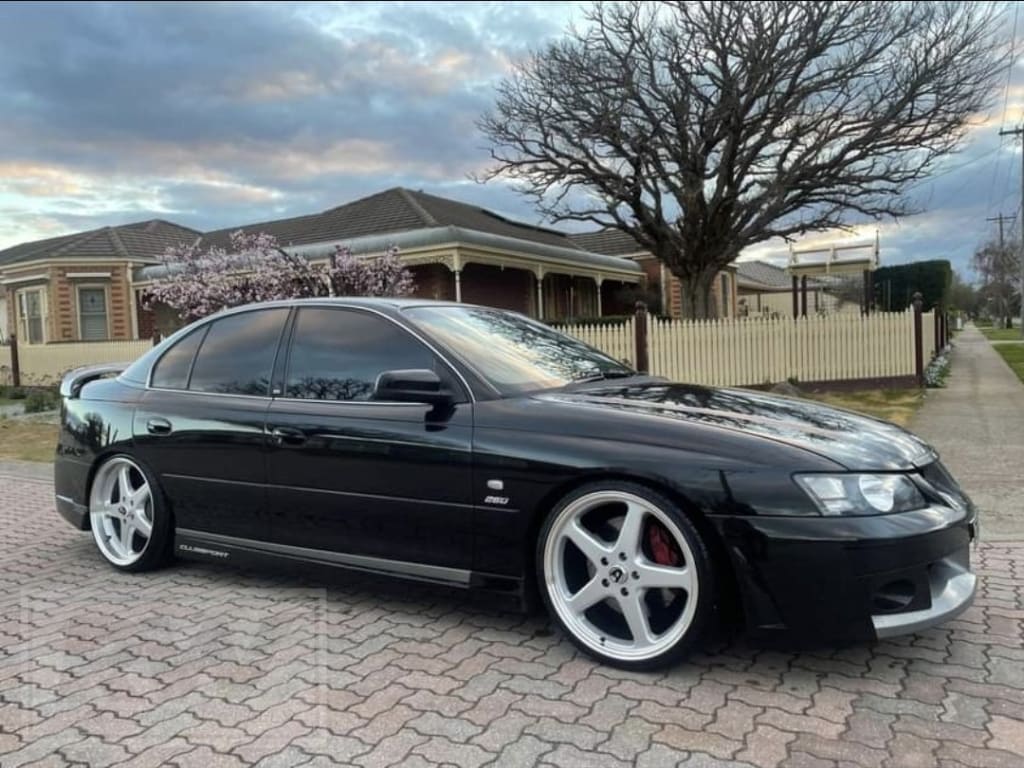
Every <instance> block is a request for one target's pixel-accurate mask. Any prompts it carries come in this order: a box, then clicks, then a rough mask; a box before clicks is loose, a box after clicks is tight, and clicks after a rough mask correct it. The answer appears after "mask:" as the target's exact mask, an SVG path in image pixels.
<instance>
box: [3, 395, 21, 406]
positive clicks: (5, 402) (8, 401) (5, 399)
mask: <svg viewBox="0 0 1024 768" xmlns="http://www.w3.org/2000/svg"><path fill="white" fill-rule="evenodd" d="M23 402H25V401H24V400H11V399H10V398H9V397H0V406H3V405H17V404H18V403H23Z"/></svg>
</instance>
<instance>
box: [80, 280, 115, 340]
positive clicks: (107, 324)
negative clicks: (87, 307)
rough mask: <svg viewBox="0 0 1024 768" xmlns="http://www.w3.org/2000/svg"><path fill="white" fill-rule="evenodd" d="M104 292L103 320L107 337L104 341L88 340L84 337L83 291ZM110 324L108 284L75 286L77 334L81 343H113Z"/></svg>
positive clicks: (81, 284)
mask: <svg viewBox="0 0 1024 768" xmlns="http://www.w3.org/2000/svg"><path fill="white" fill-rule="evenodd" d="M83 290H86V291H103V320H104V326H105V333H106V335H105V336H104V337H103V338H102V339H86V338H84V337H83V336H82V291H83ZM111 330H112V329H111V324H110V285H109V284H107V283H79V284H77V285H75V332H76V335H77V336H78V340H79V341H86V342H93V341H112V340H113V334H112V333H111Z"/></svg>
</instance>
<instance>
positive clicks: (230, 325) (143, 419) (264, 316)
mask: <svg viewBox="0 0 1024 768" xmlns="http://www.w3.org/2000/svg"><path fill="white" fill-rule="evenodd" d="M288 316H289V310H288V309H286V308H281V307H277V308H270V309H254V310H249V311H244V312H238V313H234V314H229V315H226V316H224V317H222V318H219V319H217V320H213V321H211V322H210V323H207V324H206V325H202V326H200V327H199V328H197V329H196V330H195V331H193V332H191V333H190V334H188V335H186V336H184V337H182V339H181V340H180V341H178V342H177V343H176V344H174V345H173V346H172V347H171V348H170V349H168V350H167V351H166V352H164V353H163V355H162V356H161V357H160V359H159V360H158V361H157V362H156V364H155V365H154V367H153V371H152V375H151V376H150V386H151V387H152V388H151V389H148V390H147V391H146V394H145V395H144V396H143V398H142V400H141V402H140V403H139V406H138V407H137V408H136V411H135V420H134V424H133V433H134V437H135V444H136V447H137V452H138V455H139V457H140V458H141V459H142V460H143V461H145V462H146V463H147V464H148V465H149V466H150V467H151V468H152V469H153V470H154V471H155V472H156V473H157V476H158V477H159V479H160V484H161V486H162V487H163V489H164V491H165V492H166V494H167V497H168V501H169V502H170V504H171V508H172V510H173V511H174V517H175V525H176V526H177V527H178V528H186V529H193V530H199V531H206V532H210V533H219V534H223V535H228V536H241V537H244V538H249V539H261V538H264V537H265V536H266V535H267V530H268V525H267V505H266V454H265V447H266V445H265V444H266V436H265V434H264V426H265V423H266V413H267V408H268V407H269V406H270V402H271V400H270V379H271V377H272V372H273V369H274V364H275V360H276V359H277V352H278V348H279V346H280V343H281V337H282V335H283V333H284V329H285V324H286V321H287V319H288Z"/></svg>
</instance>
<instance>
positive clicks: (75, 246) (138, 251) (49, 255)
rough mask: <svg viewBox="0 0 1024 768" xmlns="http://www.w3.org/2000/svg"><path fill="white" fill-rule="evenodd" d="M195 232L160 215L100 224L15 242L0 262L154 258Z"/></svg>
mask: <svg viewBox="0 0 1024 768" xmlns="http://www.w3.org/2000/svg"><path fill="white" fill-rule="evenodd" d="M199 234H200V233H199V232H197V231H196V230H194V229H189V228H188V227H183V226H180V225H178V224H173V223H171V222H169V221H163V220H161V219H151V220H150V221H139V222H135V223H134V224H122V225H121V226H117V227H100V228H99V229H91V230H88V231H86V232H74V233H72V234H69V235H61V236H59V237H51V238H47V239H46V240H35V241H33V242H30V243H19V244H18V245H14V246H11V247H10V248H7V249H5V250H2V251H0V265H7V264H16V263H18V262H22V261H32V260H34V259H58V258H59V259H78V258H81V259H103V258H110V257H119V258H130V259H138V260H139V261H156V260H159V259H160V257H161V256H163V254H164V251H165V250H166V249H167V247H168V246H173V245H177V244H179V243H183V242H184V243H187V242H191V241H193V240H195V239H196V238H197V237H199Z"/></svg>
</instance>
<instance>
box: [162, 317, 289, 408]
mask: <svg viewBox="0 0 1024 768" xmlns="http://www.w3.org/2000/svg"><path fill="white" fill-rule="evenodd" d="M268 309H286V310H288V316H287V317H285V320H284V326H283V327H282V329H281V335H280V336H279V337H278V339H277V347H276V348H275V350H274V362H273V364H272V365H271V369H270V373H271V386H270V390H271V392H272V391H273V381H274V375H275V374H276V372H277V366H278V363H279V361H280V359H281V350H282V349H283V345H284V343H285V340H286V337H287V336H288V335H289V333H290V329H291V324H292V318H293V317H294V316H295V309H294V307H287V306H285V307H281V306H262V307H261V306H255V307H249V308H246V309H244V310H242V311H238V312H224V313H218V314H216V315H212V316H210V317H209V318H204V320H203V322H202V323H201V324H199V325H197V326H195V327H193V326H191V325H188V326H185V327H184V328H182V329H181V330H180V331H178V332H176V333H175V334H174V336H171V337H170V339H168V341H173V342H174V343H173V344H168V345H167V348H166V349H164V350H161V352H160V355H159V356H158V357H157V358H156V359H155V360H153V363H152V364H151V365H150V366H149V370H148V371H147V372H146V389H147V390H153V391H154V392H177V393H180V394H184V395H196V396H199V397H248V398H255V399H258V400H270V399H271V398H272V397H273V395H272V394H269V393H268V394H266V395H250V394H245V393H241V392H239V393H234V392H202V391H200V390H197V389H189V388H188V387H189V386H191V384H192V371H193V370H194V369H195V366H196V359H198V357H199V353H200V352H201V351H202V349H203V344H205V343H206V336H207V335H208V334H209V332H210V328H212V327H213V324H214V323H216V322H217V321H218V320H224V319H226V318H229V317H234V316H236V315H245V314H248V313H250V312H261V311H265V310H268ZM193 333H199V334H202V337H203V338H202V339H200V340H199V346H197V347H196V351H195V352H193V353H192V361H191V362H190V363H189V366H188V376H186V377H185V389H178V388H176V387H156V386H153V373H154V372H155V371H156V367H157V366H158V365H159V364H160V361H161V360H163V359H164V355H166V354H167V353H168V352H170V351H171V350H172V349H173V348H174V347H176V346H177V345H178V344H180V343H181V342H183V341H184V340H185V339H187V338H188V337H189V336H191V335H192V334H193Z"/></svg>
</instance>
